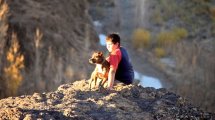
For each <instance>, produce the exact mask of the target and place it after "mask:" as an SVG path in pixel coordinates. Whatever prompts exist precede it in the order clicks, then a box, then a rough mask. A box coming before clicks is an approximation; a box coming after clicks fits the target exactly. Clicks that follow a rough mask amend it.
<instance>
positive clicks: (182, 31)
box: [173, 28, 188, 40]
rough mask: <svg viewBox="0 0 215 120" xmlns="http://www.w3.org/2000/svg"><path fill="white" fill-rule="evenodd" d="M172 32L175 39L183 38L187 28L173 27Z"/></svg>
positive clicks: (185, 35) (186, 34)
mask: <svg viewBox="0 0 215 120" xmlns="http://www.w3.org/2000/svg"><path fill="white" fill-rule="evenodd" d="M173 32H174V34H175V36H176V39H177V40H181V39H184V38H186V37H187V36H188V32H187V30H186V29H184V28H174V29H173Z"/></svg>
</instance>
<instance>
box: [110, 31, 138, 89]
mask: <svg viewBox="0 0 215 120" xmlns="http://www.w3.org/2000/svg"><path fill="white" fill-rule="evenodd" d="M106 47H107V49H108V51H109V56H108V57H107V58H106V59H107V61H108V62H109V63H110V70H109V73H108V81H107V82H108V83H107V89H108V90H112V89H113V84H114V80H115V79H116V80H118V81H120V82H123V83H124V84H126V85H128V84H131V83H132V82H133V79H134V71H133V67H132V65H131V62H130V59H129V57H128V53H127V51H126V50H125V48H123V47H122V46H120V37H119V35H118V34H114V33H113V34H109V35H108V36H107V37H106Z"/></svg>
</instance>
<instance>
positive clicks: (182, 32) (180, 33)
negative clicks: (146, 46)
mask: <svg viewBox="0 0 215 120" xmlns="http://www.w3.org/2000/svg"><path fill="white" fill-rule="evenodd" d="M187 36H188V32H187V30H186V29H184V28H174V29H173V31H169V32H161V33H159V34H158V36H157V43H158V45H159V46H160V47H161V46H163V47H168V46H170V45H173V44H175V43H176V42H178V41H179V40H182V39H184V38H186V37H187Z"/></svg>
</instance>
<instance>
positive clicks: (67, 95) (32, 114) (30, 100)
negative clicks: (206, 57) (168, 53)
mask: <svg viewBox="0 0 215 120" xmlns="http://www.w3.org/2000/svg"><path fill="white" fill-rule="evenodd" d="M214 118H215V114H212V113H208V112H204V111H202V110H200V109H199V108H197V107H194V106H192V105H191V104H190V103H189V102H188V101H187V100H186V99H184V98H182V97H180V96H179V95H176V94H174V93H172V92H169V91H167V90H166V89H154V88H143V87H142V86H139V85H129V86H123V84H121V83H117V84H116V85H115V87H114V90H113V91H109V92H107V91H105V90H101V91H98V90H92V91H90V90H89V89H88V85H87V81H86V80H81V81H77V82H74V83H72V84H64V85H61V86H60V87H58V89H57V90H56V91H54V92H48V93H34V94H33V95H22V96H19V97H9V98H6V99H2V100H0V119H24V120H34V119H44V120H48V119H52V120H54V119H58V120H59V119H80V120H83V119H89V120H93V119H97V120H106V119H107V120H116V119H119V120H120V119H125V120H131V119H133V120H140V119H142V120H145V119H147V120H152V119H163V120H172V119H208V120H212V119H214Z"/></svg>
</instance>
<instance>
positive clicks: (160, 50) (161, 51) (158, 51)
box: [154, 47, 166, 58]
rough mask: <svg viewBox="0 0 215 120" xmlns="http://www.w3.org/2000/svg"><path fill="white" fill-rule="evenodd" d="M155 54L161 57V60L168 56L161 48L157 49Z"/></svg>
mask: <svg viewBox="0 0 215 120" xmlns="http://www.w3.org/2000/svg"><path fill="white" fill-rule="evenodd" d="M154 53H155V55H156V57H159V58H161V57H164V56H165V55H166V52H165V50H164V49H163V48H161V47H157V48H155V49H154Z"/></svg>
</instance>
